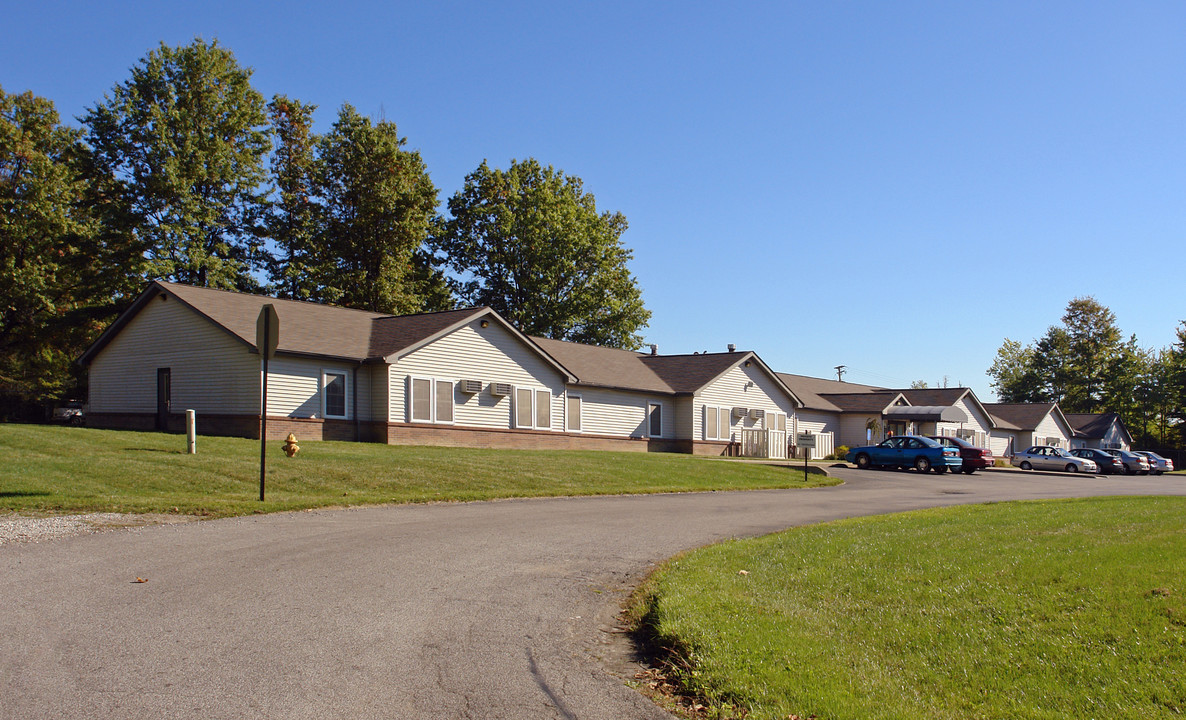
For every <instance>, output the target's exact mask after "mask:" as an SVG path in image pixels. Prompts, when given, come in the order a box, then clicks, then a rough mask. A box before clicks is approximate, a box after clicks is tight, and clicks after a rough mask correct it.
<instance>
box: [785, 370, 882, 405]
mask: <svg viewBox="0 0 1186 720" xmlns="http://www.w3.org/2000/svg"><path fill="white" fill-rule="evenodd" d="M776 374H777V375H778V379H779V380H782V382H783V384H784V385H786V386H787V387H788V388H790V389H791V392H793V393H795V395H796V396H798V398H799V399H800V400H802V401H803V406H804V407H805V408H807V409H808V410H827V411H829V412H840V408H839V407H838V406H836V405H835V404H834V403H832V402H829V401H828V400H826V399H825V398H824V397H823V396H824V395H825V394H828V393H833V394H835V393H840V394H853V393H869V392H884V391H885V388H879V387H874V386H872V385H860V384H858V383H847V382H840V381H837V380H827V379H825V378H817V377H808V376H807V375H793V374H791V373H776Z"/></svg>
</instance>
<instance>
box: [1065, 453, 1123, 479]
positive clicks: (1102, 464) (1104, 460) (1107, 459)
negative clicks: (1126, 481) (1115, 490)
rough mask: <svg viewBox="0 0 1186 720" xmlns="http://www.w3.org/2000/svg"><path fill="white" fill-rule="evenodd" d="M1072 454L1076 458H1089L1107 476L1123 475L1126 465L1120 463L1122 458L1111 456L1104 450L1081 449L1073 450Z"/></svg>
mask: <svg viewBox="0 0 1186 720" xmlns="http://www.w3.org/2000/svg"><path fill="white" fill-rule="evenodd" d="M1071 454H1072V455H1074V456H1075V457H1081V458H1087V459H1088V460H1092V461H1094V462H1095V464H1096V465H1098V466H1099V468H1100V472H1101V473H1105V474H1107V475H1123V474H1124V463H1122V462H1120V458H1118V457H1116V456H1115V455H1109V454H1108V453H1106V452H1104V451H1103V450H1096V449H1095V448H1079V449H1078V450H1072V451H1071Z"/></svg>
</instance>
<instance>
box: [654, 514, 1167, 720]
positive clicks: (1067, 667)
mask: <svg viewBox="0 0 1186 720" xmlns="http://www.w3.org/2000/svg"><path fill="white" fill-rule="evenodd" d="M1183 518H1186V498H1110V499H1092V500H1073V501H1052V502H1027V503H1008V504H998V505H984V506H971V507H959V508H948V509H941V510H932V511H923V512H913V513H907V514H902V515H892V516H882V517H873V518H863V519H855V520H846V521H841V522H834V523H828V524H825V525H819V526H814V527H806V528H800V529H795V530H790V531H787V532H784V533H779V534H776V535H772V536H768V537H764V538H759V539H755V540H744V541H734V542H728V543H724V544H721V545H717V546H712V547H709V548H705V549H703V550H700V551H697V552H695V553H692V554H689V555H686V556H683V557H680V558H677V559H675V560H672V561H671V562H670V563H669V564H668V565H667V566H666V567H665V568H663V569H662V570H661V571H660V572H658V573H657V574H655V575H654V576H653V577H652V578H651V579H650V580H649V581H648V582H647V583H646V584H644V586H643V588H641V589H640V591H639V593H638V594H637V595H636V596H635V603H636V605H635V606H634V608H632V609H633V611H634V612H635V613H636V617H641V622H642V625H643V630H644V631H645V632H646V633H647V634H648V635H649V637H650V638H651V640H652V641H654V642H656V644H657V645H659V646H660V647H664V648H667V649H669V650H673V651H674V655H673V656H672V662H671V665H670V666H669V667H668V668H667V674H668V676H669V677H671V678H673V679H674V680H675V681H676V682H677V684H679V685H681V686H682V688H683V690H684V692H686V693H687V694H688V695H690V696H692V697H696V698H699V700H700V702H703V703H704V704H705V705H707V706H708V708H709V710H708V711H707V714H708V715H709V716H714V717H745V718H749V719H757V718H779V719H780V720H781V719H784V718H787V717H790V716H799V717H804V718H806V717H819V718H821V719H826V720H844V719H846V718H860V719H862V720H870V719H878V718H909V719H910V720H918V719H919V718H1101V719H1102V718H1108V719H1113V718H1134V719H1135V718H1142V719H1148V718H1177V717H1181V716H1182V714H1183V713H1184V712H1186V530H1184V528H1186V525H1184V521H1183ZM742 571H745V574H742Z"/></svg>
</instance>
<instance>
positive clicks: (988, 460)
mask: <svg viewBox="0 0 1186 720" xmlns="http://www.w3.org/2000/svg"><path fill="white" fill-rule="evenodd" d="M927 437H929V438H930V439H932V440H934V441H935V442H938V443H939V444H941V445H945V446H947V447H953V448H959V451H960V457H961V458H963V460H964V464H963V466H962V467H961V468H960V469H961V470H963V471H964V472H965V473H967V474H968V475H971V474H972V473H974V472H976V471H977V470H983V469H984V468H986V467H992V464H993V462H995V458H993V456H992V450H989V449H988V448H982V447H976V446H975V445H973V444H972V443H970V442H968V441H967V440H964V439H962V438H957V437H950V436H947V435H928V436H927Z"/></svg>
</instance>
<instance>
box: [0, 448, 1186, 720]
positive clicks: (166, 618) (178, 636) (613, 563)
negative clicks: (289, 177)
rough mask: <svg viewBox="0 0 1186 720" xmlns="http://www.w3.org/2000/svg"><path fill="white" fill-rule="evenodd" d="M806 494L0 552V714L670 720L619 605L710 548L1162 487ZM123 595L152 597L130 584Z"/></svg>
mask: <svg viewBox="0 0 1186 720" xmlns="http://www.w3.org/2000/svg"><path fill="white" fill-rule="evenodd" d="M833 472H835V473H836V474H837V475H839V476H840V477H842V478H844V479H845V480H846V481H847V482H846V484H845V485H842V486H838V487H833V488H816V489H811V490H786V491H760V492H745V493H697V494H679V495H652V496H626V497H601V498H573V499H543V500H512V501H499V502H488V503H467V504H441V505H421V506H401V507H386V508H368V509H358V510H341V511H315V512H302V513H291V514H282V515H269V516H260V517H253V518H238V519H232V520H220V521H213V522H202V523H189V524H184V525H172V526H157V527H147V528H141V529H138V530H132V531H112V532H105V533H99V534H94V535H85V536H79V537H72V538H64V539H60V540H54V541H50V542H44V543H38V544H33V543H28V544H15V545H5V546H0V568H3V572H2V573H0V717H5V718H9V717H11V718H23V717H28V718H48V717H55V718H131V717H145V718H148V717H153V718H246V717H266V718H318V719H321V718H516V719H521V718H606V719H607V720H608V719H614V720H618V719H621V718H665V717H668V715H666V714H665V713H663V712H660V711H659V710H657V709H656V708H655V707H654V706H652V705H651V704H650V703H649V701H647V700H646V699H645V698H643V697H642V696H640V695H638V694H637V693H635V692H634V691H633V690H631V689H630V688H628V687H627V686H626V685H625V683H624V680H623V676H624V675H628V674H629V673H630V666H629V665H628V664H624V663H625V660H624V658H625V656H626V653H627V652H628V650H629V648H628V646H627V645H626V644H625V641H624V638H623V637H622V636H621V634H620V633H617V632H615V630H614V625H615V618H616V613H617V610H618V608H619V604H620V602H621V600H622V599H623V598H624V596H625V594H626V593H627V592H628V591H629V589H630V588H632V587H633V586H634V585H635V584H636V583H637V582H638V581H639V580H640V579H641V578H642V577H643V576H644V575H645V573H646V572H647V571H648V570H649V569H650V568H651V567H652V566H653V564H654V563H656V562H659V561H661V560H663V559H664V558H667V557H669V556H671V555H672V554H674V553H676V552H678V551H680V550H684V549H687V548H692V547H696V546H699V545H703V544H706V543H710V542H713V541H717V540H720V539H723V538H728V537H735V536H750V535H758V534H763V533H767V532H771V531H774V530H779V529H782V528H786V527H789V526H792V525H801V524H807V523H813V522H819V521H823V520H829V519H834V518H839V517H846V516H853V515H865V514H875V513H886V512H895V511H900V510H907V509H913V508H920V507H931V506H939V505H952V504H959V503H972V502H983V501H993V500H1007V499H1023V498H1040V497H1068V496H1087V495H1108V494H1142V495H1147V494H1173V495H1186V481H1184V480H1183V479H1182V478H1178V477H1172V476H1162V477H1119V478H1098V477H1089V476H1066V477H1053V476H1035V475H1030V474H1021V473H984V474H979V473H978V474H976V475H973V476H963V475H943V476H940V475H933V474H931V475H919V474H917V473H913V472H860V471H857V470H848V469H837V470H834V471H833ZM137 578H143V579H146V580H147V582H136V580H137Z"/></svg>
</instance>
